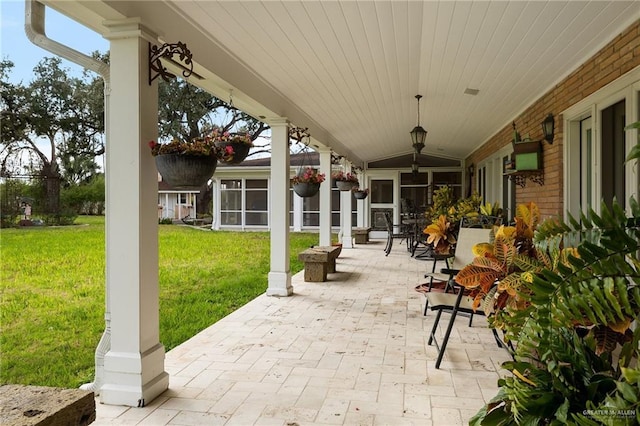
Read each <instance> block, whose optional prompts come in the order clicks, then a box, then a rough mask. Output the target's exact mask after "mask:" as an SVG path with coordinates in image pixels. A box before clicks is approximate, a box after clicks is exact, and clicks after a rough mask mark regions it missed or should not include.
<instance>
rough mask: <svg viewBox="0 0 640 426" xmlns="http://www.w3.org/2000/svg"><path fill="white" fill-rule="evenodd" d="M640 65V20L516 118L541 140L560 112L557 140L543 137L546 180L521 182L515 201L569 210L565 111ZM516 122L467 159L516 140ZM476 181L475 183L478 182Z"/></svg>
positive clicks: (546, 210) (548, 211) (547, 210)
mask: <svg viewBox="0 0 640 426" xmlns="http://www.w3.org/2000/svg"><path fill="white" fill-rule="evenodd" d="M637 66H640V20H638V21H636V22H635V23H634V24H633V25H631V26H630V27H629V28H627V29H626V30H625V31H624V32H622V33H621V34H619V35H618V36H617V37H615V38H614V39H613V40H612V41H611V42H609V43H608V44H607V45H606V46H605V47H604V48H602V49H601V50H600V51H599V52H598V53H597V54H595V55H594V56H593V57H592V58H591V59H589V60H588V61H587V62H585V63H584V64H582V65H581V66H580V67H579V68H578V69H576V70H575V71H574V72H573V73H571V74H570V75H569V76H567V77H566V78H565V79H564V80H563V81H561V82H560V83H558V84H557V85H556V86H555V87H553V88H552V89H551V90H550V91H549V92H547V93H545V94H544V95H543V96H542V97H541V98H539V99H538V100H537V101H536V102H535V103H533V104H532V105H531V106H530V107H529V108H527V109H526V110H525V111H524V112H523V113H522V114H520V115H518V116H517V117H513V121H515V123H516V127H517V130H518V132H519V133H520V134H521V135H526V134H529V136H530V137H531V138H532V139H534V140H535V139H542V127H541V123H542V120H544V118H545V117H546V116H547V114H549V113H553V114H554V116H555V135H554V140H553V144H552V145H549V144H548V143H546V142H543V143H542V145H543V147H542V149H543V167H544V185H538V184H536V183H533V182H531V181H529V180H527V184H526V186H525V187H524V188H521V187H519V186H516V203H517V204H520V203H527V202H529V201H535V202H536V203H537V204H538V206H539V207H540V211H541V214H542V217H548V216H556V215H558V214H562V213H563V211H564V205H563V196H562V191H563V181H562V147H563V142H564V135H563V129H562V120H563V118H562V115H561V114H559V111H564V110H565V109H567V108H568V107H570V106H572V105H574V104H575V103H577V102H578V101H580V100H582V99H584V98H585V97H587V96H589V95H591V94H593V93H594V92H596V91H597V90H599V89H601V88H602V87H604V86H606V85H607V84H609V83H611V82H612V81H614V80H615V79H617V78H618V77H620V76H622V75H624V74H625V73H627V72H628V71H630V70H632V69H634V68H635V67H637ZM512 139H513V128H512V126H511V125H509V126H507V127H505V128H503V129H502V130H500V131H499V132H498V133H496V134H495V135H494V136H493V137H492V138H491V139H490V140H489V141H488V142H487V143H485V144H484V145H483V146H481V147H480V148H479V149H477V150H476V151H475V152H473V154H471V155H470V156H469V157H467V158H466V164H471V163H473V164H478V162H479V161H482V160H484V159H485V158H487V157H488V156H489V155H491V154H492V153H494V152H496V151H498V150H499V149H501V148H503V147H504V146H506V145H509V144H510V143H511V140H512ZM474 185H475V182H474Z"/></svg>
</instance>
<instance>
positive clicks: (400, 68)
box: [43, 0, 640, 163]
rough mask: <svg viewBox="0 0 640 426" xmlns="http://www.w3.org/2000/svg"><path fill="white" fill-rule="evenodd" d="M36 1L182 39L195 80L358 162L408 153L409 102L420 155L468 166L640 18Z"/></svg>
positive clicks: (549, 6) (333, 4) (390, 4)
mask: <svg viewBox="0 0 640 426" xmlns="http://www.w3.org/2000/svg"><path fill="white" fill-rule="evenodd" d="M43 3H45V4H47V5H50V6H51V7H54V8H55V9H57V10H60V11H62V12H63V13H65V14H67V15H69V16H71V17H72V18H74V19H76V20H78V21H79V22H83V20H87V21H88V20H90V19H91V23H89V22H83V23H85V24H86V25H88V26H90V27H91V28H94V29H96V30H97V31H101V30H100V24H99V23H98V24H96V19H95V16H102V17H104V18H105V19H115V18H117V17H120V16H126V17H139V18H141V22H142V23H143V24H144V25H145V26H146V27H147V28H149V29H150V30H151V31H153V32H156V33H157V34H158V35H159V38H160V40H162V41H163V42H167V43H175V42H177V41H182V42H184V43H186V44H187V46H188V47H189V49H190V50H191V52H192V53H193V59H194V61H195V62H196V64H197V67H196V71H197V73H198V74H200V75H202V76H203V77H204V80H199V81H196V80H195V79H194V80H193V83H194V84H197V85H199V86H201V87H203V88H205V89H207V90H209V91H211V92H212V93H213V94H214V95H216V96H218V97H219V98H221V99H228V98H229V93H230V91H231V90H233V101H234V105H236V106H237V107H239V108H241V109H243V110H244V111H245V112H247V113H249V114H251V115H254V116H256V117H258V118H259V117H265V121H267V122H268V121H269V118H270V117H274V116H283V117H287V118H288V119H289V120H290V121H291V122H292V124H294V125H296V126H301V127H309V129H310V133H311V135H312V137H313V138H314V139H315V140H317V141H319V142H321V143H323V144H324V145H326V146H329V147H331V148H332V149H333V150H334V151H336V152H337V153H338V154H340V155H344V156H345V157H347V158H349V159H350V160H352V161H354V162H356V163H360V162H361V161H370V160H374V159H380V158H386V157H391V156H396V155H399V154H402V153H409V152H411V142H410V138H409V131H410V130H411V129H412V128H413V127H414V126H415V125H416V123H417V104H416V100H415V98H414V97H415V95H416V94H421V95H422V96H423V98H422V99H421V101H420V124H421V125H422V127H424V128H425V129H426V130H427V131H428V132H429V133H428V135H427V141H426V145H427V146H426V147H425V149H424V150H423V153H425V154H428V155H436V156H443V157H447V158H464V157H466V156H467V155H469V154H470V153H471V152H473V151H474V150H475V149H477V148H478V147H479V146H480V145H482V144H483V143H484V142H486V141H487V140H488V139H489V138H490V137H491V136H492V135H493V134H495V133H496V132H497V131H499V130H500V129H502V128H503V127H504V126H506V125H508V123H510V122H511V120H512V119H513V118H514V117H515V116H516V115H518V114H519V113H520V112H522V111H523V110H524V109H525V108H526V107H527V106H529V105H531V104H532V103H533V102H535V100H536V99H538V98H539V97H540V96H542V95H543V94H544V93H545V92H547V91H548V90H549V89H551V88H552V87H553V86H554V85H555V84H557V83H558V82H559V81H561V80H562V78H564V77H566V76H567V75H568V74H569V73H571V72H572V71H574V70H575V69H576V68H577V67H578V66H580V64H582V63H583V62H584V61H585V60H586V59H588V58H589V57H591V56H592V55H593V54H594V53H596V52H597V51H598V50H599V49H600V48H602V47H603V46H604V45H605V44H606V43H608V42H609V41H610V40H611V39H612V38H613V37H615V36H616V35H617V34H619V33H620V32H621V31H623V30H624V29H625V28H626V27H628V26H629V25H631V24H632V23H633V22H634V21H636V20H637V19H640V2H637V1H622V0H621V1H598V2H590V1H578V0H576V1H500V2H486V1H424V2H421V1H406V0H397V1H370V0H369V1H367V0H363V1H314V0H306V1H304V0H286V1H285V0H283V1H277V0H272V1H255V0H252V1H245V0H233V1H193V0H174V1H99V0H90V1H65V2H59V1H52V0H48V1H43ZM103 31H104V30H103ZM467 89H477V90H478V93H477V94H476V95H473V94H468V92H469V91H468V90H467ZM465 92H467V93H465ZM472 92H473V91H472ZM548 112H552V113H554V114H555V113H557V111H548ZM546 113H547V111H545V113H544V114H543V116H541V117H540V121H542V120H543V119H544V116H546ZM507 142H508V141H505V143H507Z"/></svg>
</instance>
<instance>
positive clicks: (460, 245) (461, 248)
mask: <svg viewBox="0 0 640 426" xmlns="http://www.w3.org/2000/svg"><path fill="white" fill-rule="evenodd" d="M490 234H491V229H485V228H462V227H461V228H460V231H459V232H458V240H457V242H456V248H455V252H454V256H453V260H452V261H451V263H449V260H448V258H447V257H446V256H445V257H444V258H445V260H446V261H447V262H446V263H447V267H446V268H441V269H440V271H438V272H429V273H426V274H425V275H424V277H425V278H428V279H429V281H428V285H427V286H426V287H427V288H426V289H424V290H422V291H421V292H423V293H424V294H425V296H427V295H429V294H431V293H432V290H433V285H434V283H436V282H444V283H445V287H444V290H443V291H444V292H445V293H446V292H448V291H449V290H451V289H452V286H453V283H454V279H455V276H456V274H457V273H458V272H460V270H461V269H462V268H464V267H465V266H467V265H468V264H470V263H471V262H472V261H473V258H474V255H473V251H472V248H473V246H474V245H476V244H478V243H486V242H489V238H490ZM439 260H442V256H440V257H438V256H434V257H433V262H434V264H433V268H434V269H435V264H436V263H437V262H438V261H439ZM428 308H429V298H426V301H425V305H424V315H427V309H428ZM472 320H473V317H472ZM469 324H470V325H471V322H470V323H469Z"/></svg>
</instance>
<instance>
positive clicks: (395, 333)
mask: <svg viewBox="0 0 640 426" xmlns="http://www.w3.org/2000/svg"><path fill="white" fill-rule="evenodd" d="M383 247H384V241H381V240H372V241H371V242H370V243H368V244H363V245H356V247H355V248H353V249H343V250H342V253H341V255H340V257H339V258H338V261H337V272H336V273H334V274H329V278H328V279H329V281H327V282H324V283H306V282H304V273H303V272H300V273H298V274H296V275H295V276H293V277H292V284H293V287H294V294H293V295H292V296H291V297H267V296H266V295H262V296H259V297H258V298H256V299H255V300H253V301H251V302H250V303H248V304H247V305H245V306H243V307H242V308H240V309H238V310H237V311H236V312H234V313H232V314H231V315H229V316H228V317H226V318H224V319H222V320H221V321H219V322H217V323H216V324H214V325H212V326H210V327H209V328H207V329H205V330H203V331H202V332H201V333H199V334H197V335H196V336H194V337H193V338H191V339H190V340H188V341H186V342H185V343H183V344H182V345H180V346H178V347H176V348H175V349H173V350H171V351H169V352H168V353H167V355H166V362H165V365H166V370H167V372H168V373H169V374H170V383H169V389H168V390H167V391H166V392H165V393H163V394H162V395H161V396H160V397H158V398H157V399H156V400H154V401H153V402H151V404H149V405H148V406H146V407H143V408H127V407H118V406H108V405H102V404H99V403H97V420H96V421H95V422H94V423H93V425H97V426H99V425H112V424H122V425H154V426H155V425H242V426H245V425H282V426H285V425H286V426H295V425H299V426H306V425H393V426H396V425H420V426H428V425H444V426H448V425H459V424H467V423H468V419H469V418H470V417H471V416H472V415H474V414H475V413H476V412H477V410H478V409H479V408H481V407H482V406H483V404H484V403H485V402H486V401H488V400H489V399H491V398H492V397H493V396H494V395H495V394H496V393H497V380H498V378H499V374H502V372H501V370H500V367H499V366H500V364H501V363H502V362H503V361H506V360H507V359H509V357H508V354H507V353H506V352H505V351H504V350H502V349H500V348H498V347H497V346H496V344H495V341H494V340H493V337H492V334H491V331H490V330H489V329H488V328H487V326H486V320H485V319H484V317H476V318H475V319H474V321H473V327H468V324H467V322H468V319H467V318H464V317H459V318H458V319H457V320H456V326H455V327H454V332H453V334H452V336H451V338H450V340H449V346H448V347H447V351H446V354H445V357H444V360H443V362H442V365H441V367H440V369H439V370H436V369H435V358H436V355H437V353H436V349H435V347H432V346H428V345H427V338H428V333H429V331H430V329H431V327H432V324H433V319H434V318H435V313H432V312H429V313H428V314H427V316H426V317H424V316H423V315H422V310H423V307H424V296H423V295H422V294H420V293H417V292H416V291H415V290H414V287H415V286H416V285H417V284H419V283H422V282H424V281H425V279H424V278H423V275H424V273H425V272H426V271H427V268H428V267H429V268H430V264H427V262H424V261H420V260H416V259H413V258H411V257H410V255H409V254H408V253H407V251H406V247H405V246H404V245H402V244H400V243H398V242H397V241H396V242H395V244H394V249H393V251H392V252H391V253H390V255H389V256H388V257H385V255H384V251H383ZM448 318H449V316H448V314H444V315H443V320H442V321H441V328H442V329H443V328H444V327H446V325H447V322H448ZM441 332H443V330H441ZM98 401H99V399H98Z"/></svg>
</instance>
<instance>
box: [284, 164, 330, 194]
mask: <svg viewBox="0 0 640 426" xmlns="http://www.w3.org/2000/svg"><path fill="white" fill-rule="evenodd" d="M322 182H324V173H318V171H317V170H316V169H314V168H313V167H305V168H300V170H299V171H298V174H297V175H295V176H294V177H293V178H292V179H291V183H292V184H293V191H294V192H295V193H296V194H298V195H299V196H301V197H302V198H308V197H313V196H314V195H316V194H317V193H318V191H319V190H320V184H321V183H322Z"/></svg>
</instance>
